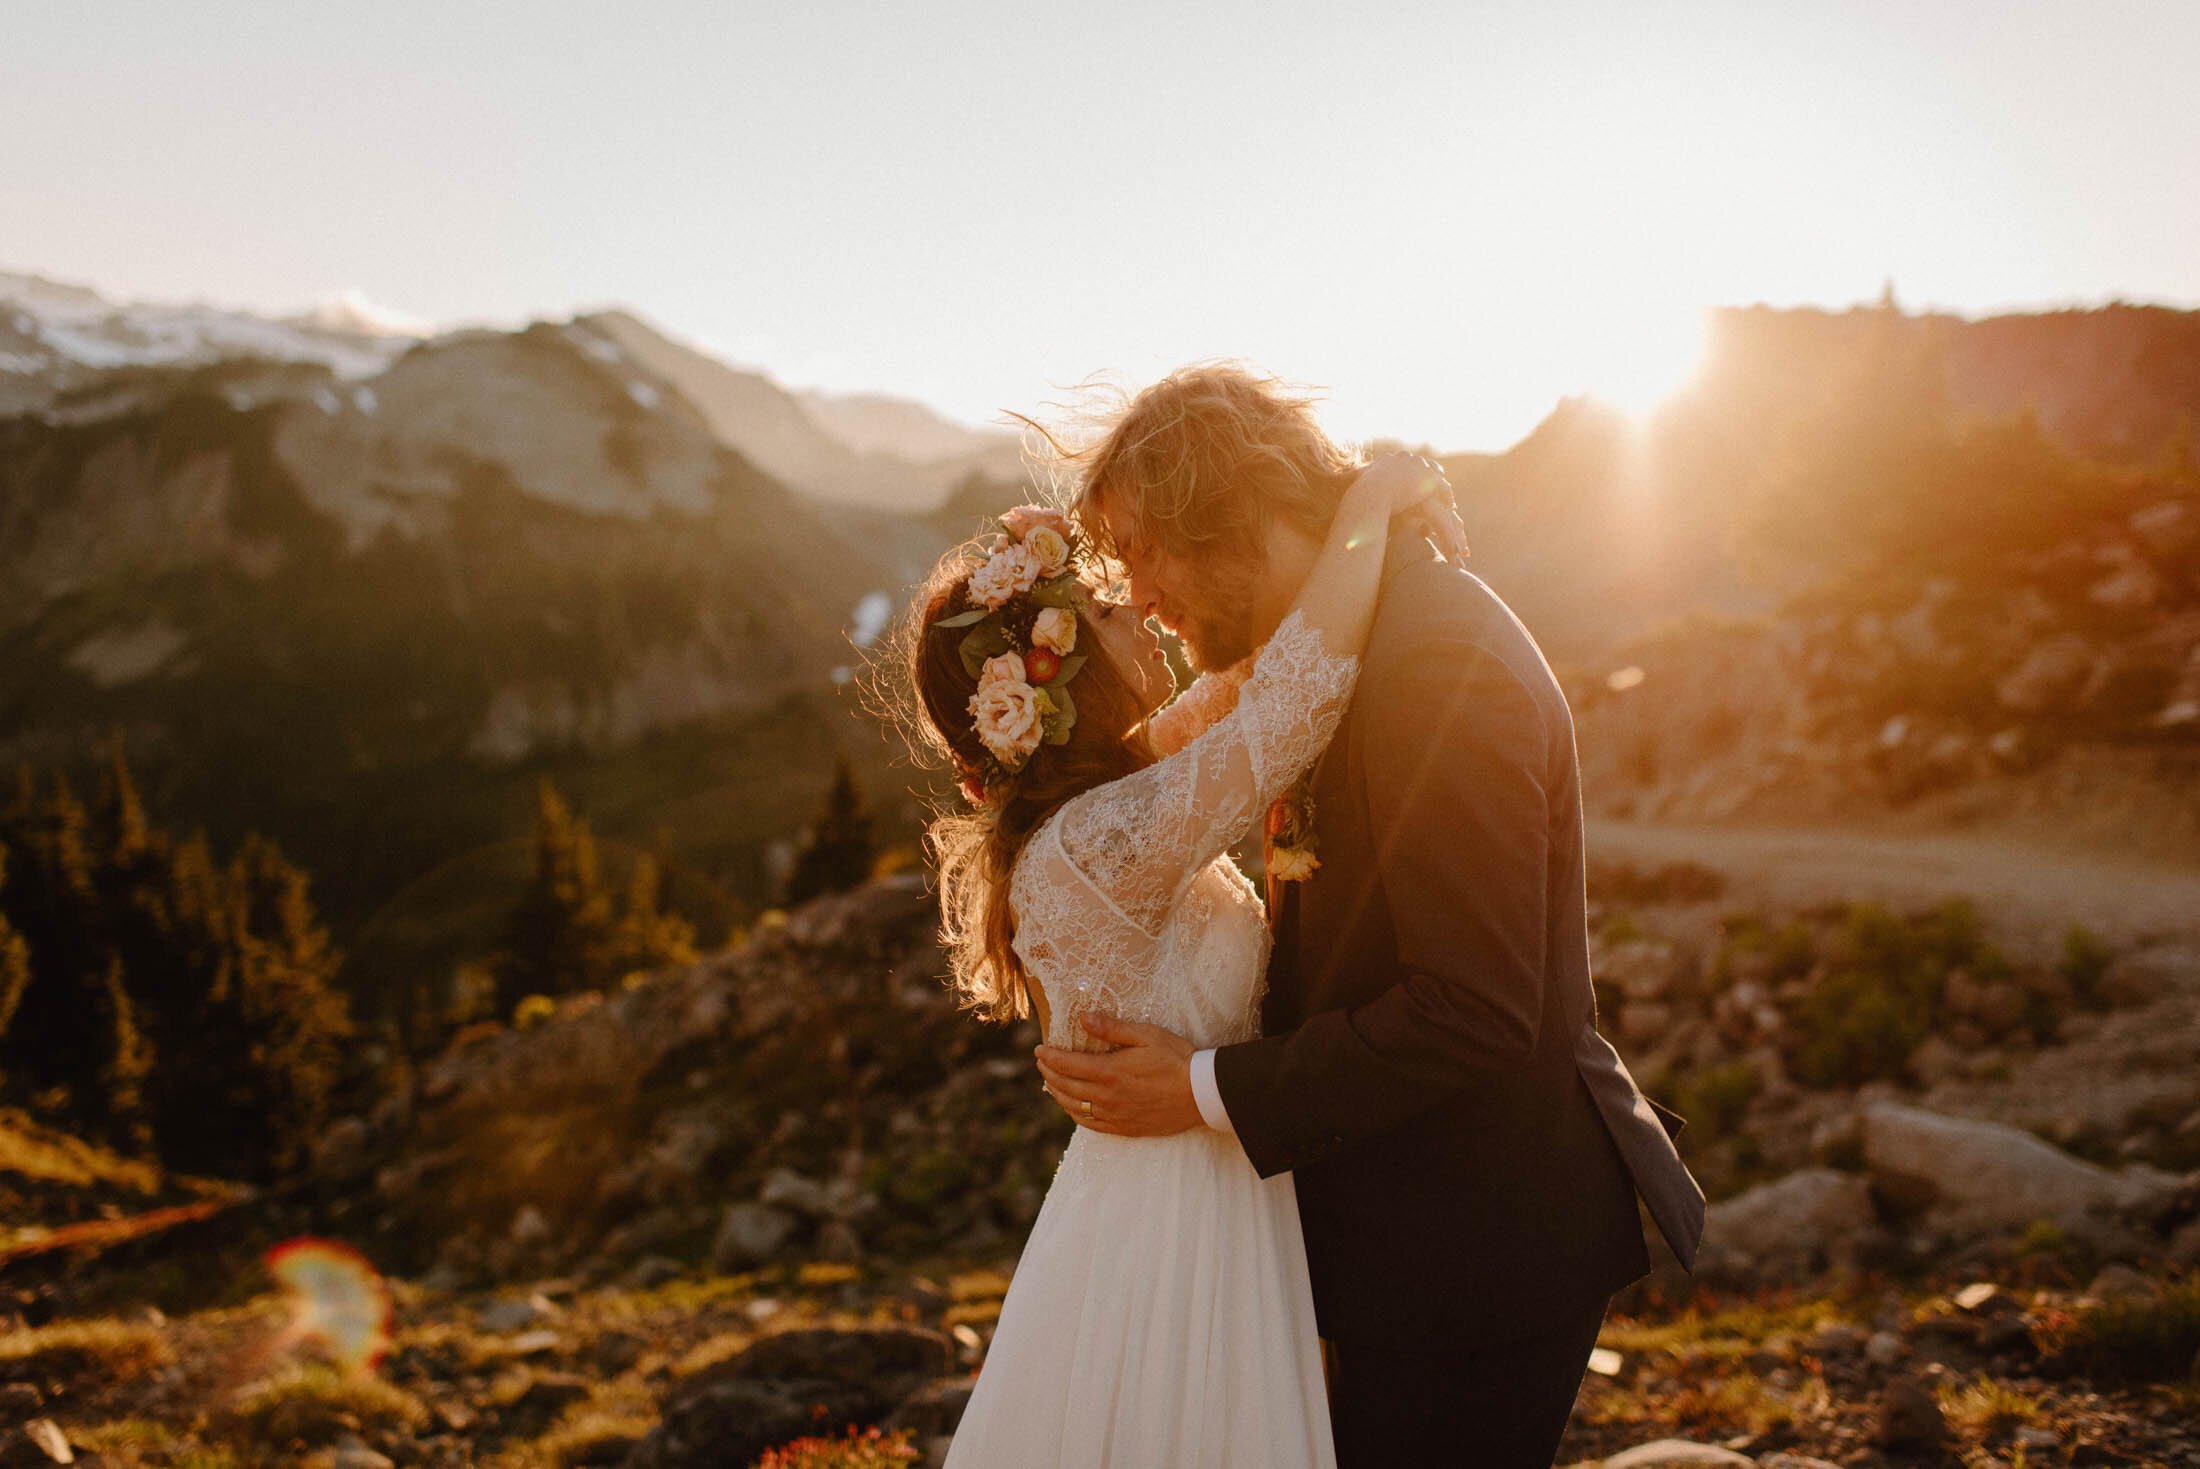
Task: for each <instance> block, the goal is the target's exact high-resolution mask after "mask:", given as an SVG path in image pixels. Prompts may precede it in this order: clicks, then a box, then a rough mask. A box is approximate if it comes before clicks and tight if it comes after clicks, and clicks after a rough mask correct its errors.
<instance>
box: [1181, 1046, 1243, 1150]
mask: <svg viewBox="0 0 2200 1469" xmlns="http://www.w3.org/2000/svg"><path fill="white" fill-rule="evenodd" d="M1192 1100H1193V1101H1195V1102H1197V1103H1199V1115H1200V1117H1201V1118H1202V1119H1203V1120H1204V1121H1205V1122H1206V1124H1207V1125H1208V1126H1209V1127H1211V1128H1213V1129H1214V1130H1215V1131H1216V1132H1227V1133H1231V1134H1233V1135H1234V1134H1235V1133H1236V1132H1237V1129H1236V1128H1234V1127H1232V1126H1231V1125H1230V1112H1229V1109H1228V1108H1226V1107H1224V1106H1223V1105H1222V1090H1221V1088H1219V1087H1217V1086H1216V1085H1215V1053H1214V1051H1213V1050H1211V1049H1209V1050H1205V1051H1194V1052H1192Z"/></svg>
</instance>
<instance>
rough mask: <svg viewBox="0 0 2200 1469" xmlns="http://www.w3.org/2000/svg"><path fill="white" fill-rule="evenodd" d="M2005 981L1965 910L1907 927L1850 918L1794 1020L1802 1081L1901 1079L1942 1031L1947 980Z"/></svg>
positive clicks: (1860, 913)
mask: <svg viewBox="0 0 2200 1469" xmlns="http://www.w3.org/2000/svg"><path fill="white" fill-rule="evenodd" d="M1959 968H1960V969H1964V970H1967V971H1969V972H1970V973H1971V974H1972V975H1973V976H1975V977H1977V978H1979V979H1982V980H1989V981H1990V980H1997V979H2002V978H2006V977H2007V976H2008V974H2009V972H2010V970H2009V963H2008V961H2007V960H2006V959H2005V958H2004V957H2003V956H2002V955H2001V953H2000V952H1999V951H1998V950H1997V949H1995V948H1994V947H1993V946H1992V945H1991V944H1989V943H1987V942H1986V941H1985V939H1984V938H1983V937H1981V935H1980V932H1979V923H1978V914H1977V911H1976V910H1975V909H1973V908H1972V906H1971V905H1970V904H1969V903H1967V902H1963V901H1960V900H1958V901H1954V902H1950V903H1946V904H1943V905H1942V906H1941V907H1939V908H1937V909H1934V910H1933V911H1932V912H1930V913H1925V914H1922V915H1916V916H1908V917H1905V916H1903V915H1900V914H1896V913H1894V912H1892V911H1890V910H1889V909H1887V908H1885V907H1882V906H1880V905H1879V904H1876V903H1859V904H1855V905H1853V906H1852V907H1850V908H1849V909H1848V910H1847V914H1846V916H1845V918H1844V920H1843V923H1842V926H1841V931H1840V934H1839V937H1838V940H1837V943H1836V946H1835V953H1834V957H1833V959H1832V961H1831V963H1830V964H1829V966H1828V968H1827V970H1826V972H1825V973H1824V974H1823V975H1821V976H1820V977H1819V979H1818V981H1817V983H1815V984H1814V985H1812V987H1811V991H1810V994H1809V995H1808V997H1807V998H1805V1000H1804V1001H1803V1004H1802V1006H1801V1008H1800V1010H1799V1012H1798V1014H1797V1015H1796V1021H1797V1029H1798V1032H1799V1035H1800V1041H1799V1044H1798V1045H1797V1047H1796V1050H1795V1054H1794V1056H1793V1057H1792V1064H1793V1066H1794V1070H1795V1075H1796V1077H1797V1079H1798V1080H1800V1081H1802V1082H1804V1083H1805V1084H1807V1085H1811V1086H1855V1085H1858V1084H1860V1083H1862V1082H1866V1081H1870V1080H1874V1079H1879V1078H1885V1079H1896V1078H1899V1077H1900V1076H1901V1075H1902V1073H1903V1068H1904V1066H1905V1065H1906V1063H1907V1062H1908V1060H1909V1056H1910V1052H1911V1051H1912V1050H1914V1049H1916V1047H1917V1045H1918V1043H1919V1042H1921V1041H1923V1040H1924V1039H1925V1037H1926V1036H1928V1035H1930V1034H1932V1033H1933V1031H1934V1030H1935V1029H1936V1028H1937V1027H1938V1026H1939V1025H1940V1023H1941V1021H1942V1018H1943V1014H1942V1005H1943V999H1944V996H1945V994H1946V991H1947V986H1948V976H1949V974H1950V973H1952V972H1953V971H1955V970H1957V969H1959Z"/></svg>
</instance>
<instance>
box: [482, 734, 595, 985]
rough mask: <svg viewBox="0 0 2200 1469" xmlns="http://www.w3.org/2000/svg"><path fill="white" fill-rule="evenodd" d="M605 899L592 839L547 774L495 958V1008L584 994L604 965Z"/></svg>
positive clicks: (536, 801)
mask: <svg viewBox="0 0 2200 1469" xmlns="http://www.w3.org/2000/svg"><path fill="white" fill-rule="evenodd" d="M613 927H614V925H613V919H612V913H611V900H610V899H609V897H607V896H606V895H605V893H604V891H603V887H602V884H601V881H600V880H599V878H598V876H597V871H596V839H595V837H594V836H593V835H591V834H590V832H589V829H588V823H587V821H585V820H583V819H582V818H580V817H578V816H575V815H574V814H573V812H572V809H571V808H570V807H568V806H567V805H566V804H565V801H564V799H563V798H562V797H560V796H559V795H558V792H557V789H556V787H554V786H552V785H551V784H550V781H549V779H548V778H547V777H546V778H545V779H544V780H543V782H542V784H541V786H540V787H539V789H538V790H537V792H536V800H535V865H534V872H533V875H532V876H531V877H530V879H529V881H528V885H527V891H526V892H525V893H523V894H522V895H521V897H520V900H519V902H518V903H517V904H516V905H515V906H514V907H513V909H512V913H511V916H510V918H509V919H507V920H506V923H505V932H504V948H503V951H502V953H501V954H500V955H499V956H498V960H497V966H496V967H497V1010H498V1013H499V1014H501V1015H504V1016H507V1017H508V1016H510V1015H511V1013H512V1010H513V1007H514V1006H516V1005H518V1004H519V1002H520V1001H521V1000H523V999H525V998H526V997H527V996H529V995H565V994H572V993H575V992H577V991H579V990H583V989H588V988H591V987H592V986H594V985H595V984H596V983H598V982H599V980H600V979H601V977H602V975H603V974H604V973H605V972H606V970H608V968H609V967H610V962H609V961H610V960H611V958H612V951H613V949H614V946H615V937H614V933H613Z"/></svg>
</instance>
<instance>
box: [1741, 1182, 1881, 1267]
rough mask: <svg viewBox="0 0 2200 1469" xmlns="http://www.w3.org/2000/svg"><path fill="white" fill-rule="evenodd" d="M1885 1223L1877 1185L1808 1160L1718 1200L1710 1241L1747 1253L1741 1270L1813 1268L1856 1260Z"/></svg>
mask: <svg viewBox="0 0 2200 1469" xmlns="http://www.w3.org/2000/svg"><path fill="white" fill-rule="evenodd" d="M1878 1228H1879V1220H1878V1216H1877V1214H1876V1213H1875V1212H1874V1211H1873V1208H1872V1200H1871V1186H1870V1185H1869V1183H1867V1182H1866V1181H1865V1180H1864V1179H1863V1178H1861V1177H1859V1176H1857V1175H1855V1174H1849V1173H1839V1172H1836V1171H1835V1170H1833V1169H1831V1168H1805V1169H1803V1170H1801V1171H1800V1172H1796V1173H1791V1174H1789V1175H1788V1176H1787V1177H1785V1178H1782V1179H1779V1180H1777V1181H1775V1182H1772V1183H1767V1184H1760V1185H1759V1186H1758V1187H1756V1188H1753V1189H1750V1190H1748V1191H1747V1192H1746V1193H1742V1194H1738V1195H1736V1196H1735V1197H1733V1198H1731V1199H1725V1200H1722V1201H1720V1202H1719V1203H1716V1204H1713V1205H1712V1206H1711V1207H1710V1208H1709V1209H1708V1210H1707V1211H1706V1215H1705V1220H1704V1241H1705V1243H1706V1244H1709V1245H1713V1246H1715V1247H1716V1248H1717V1249H1718V1250H1720V1251H1731V1252H1732V1253H1733V1254H1734V1255H1736V1256H1739V1257H1741V1258H1740V1259H1739V1260H1728V1261H1727V1262H1726V1268H1727V1269H1728V1270H1730V1271H1732V1272H1734V1273H1737V1274H1757V1273H1761V1274H1768V1275H1809V1274H1815V1273H1816V1272H1818V1271H1820V1270H1824V1269H1826V1268H1828V1267H1829V1266H1832V1265H1854V1264H1856V1263H1858V1252H1859V1249H1860V1247H1861V1246H1863V1245H1864V1244H1865V1243H1866V1242H1867V1241H1868V1240H1870V1239H1872V1238H1874V1237H1876V1235H1877V1232H1878Z"/></svg>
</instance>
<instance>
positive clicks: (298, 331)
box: [0, 271, 422, 386]
mask: <svg viewBox="0 0 2200 1469" xmlns="http://www.w3.org/2000/svg"><path fill="white" fill-rule="evenodd" d="M397 320H398V319H397V318H393V317H392V316H390V315H389V314H388V313H386V312H381V311H380V310H379V309H378V308H373V307H370V306H369V305H368V304H367V303H366V302H364V301H363V300H361V299H359V298H357V297H356V296H349V297H337V298H333V299H332V300H331V301H329V302H324V303H323V304H322V305H321V306H319V307H316V308H314V310H313V311H311V312H309V313H306V314H304V315H302V316H298V317H293V318H289V319H287V320H275V319H271V318H268V317H263V316H255V315H253V314H252V313H250V312H244V311H231V310H225V309H223V308H221V307H217V306H206V305H185V306H176V305H160V304H153V303H133V304H121V303H117V302H113V301H109V300H108V299H107V298H106V297H104V296H101V295H100V294H99V293H98V292H96V291H91V290H86V289H85V288H83V287H80V286H70V285H65V284H62V283H60V282H56V281H49V280H46V279H44V278H43V277H40V276H34V275H21V274H17V273H14V272H8V271H0V322H4V325H5V329H6V333H7V336H8V337H9V338H11V339H12V343H13V345H12V347H9V348H7V349H6V350H5V351H4V353H0V372H6V373H11V374H18V375H32V374H40V375H54V376H57V377H60V378H66V377H69V376H72V375H76V374H82V373H87V372H91V373H97V372H111V371H114V370H115V369H118V368H124V367H187V366H195V365H199V364H204V363H213V362H222V361H228V360H232V359H236V358H261V359H266V360H269V361H275V362H308V363H319V364H321V365H323V366H325V367H327V368H328V369H329V370H330V371H331V372H333V373H335V374H336V375H337V376H338V377H342V378H355V379H356V378H368V377H373V376H375V375H376V374H378V373H380V372H382V371H383V370H384V369H386V368H388V367H389V365H390V364H391V363H392V362H395V361H396V360H397V359H398V357H400V356H402V355H403V354H404V353H405V351H406V350H407V349H408V348H410V347H411V346H412V345H413V344H414V343H415V342H417V341H419V340H420V337H421V335H422V332H421V331H414V330H399V329H397V326H396V322H397ZM59 385H64V386H65V385H66V384H65V383H64V384H59Z"/></svg>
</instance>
